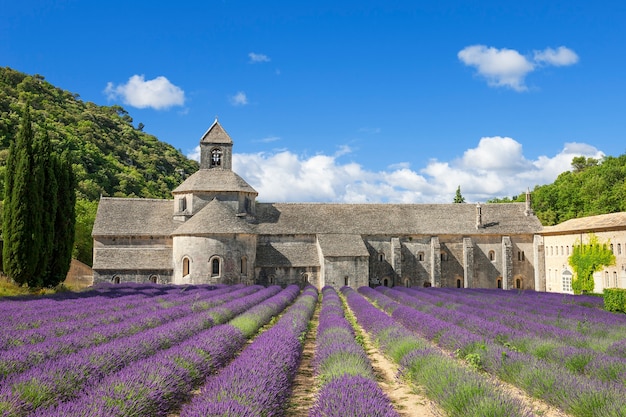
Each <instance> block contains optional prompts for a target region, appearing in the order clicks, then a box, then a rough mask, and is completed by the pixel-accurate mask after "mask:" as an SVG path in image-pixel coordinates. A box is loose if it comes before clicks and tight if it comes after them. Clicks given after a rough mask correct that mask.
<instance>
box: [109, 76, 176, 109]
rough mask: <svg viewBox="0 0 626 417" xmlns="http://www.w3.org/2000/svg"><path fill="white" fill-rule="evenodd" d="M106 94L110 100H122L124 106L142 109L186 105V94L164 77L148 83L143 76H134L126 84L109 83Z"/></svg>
mask: <svg viewBox="0 0 626 417" xmlns="http://www.w3.org/2000/svg"><path fill="white" fill-rule="evenodd" d="M104 93H105V94H106V95H107V97H108V99H109V100H116V99H118V98H121V99H122V101H123V102H124V104H128V105H130V106H133V107H137V108H140V109H144V108H147V107H152V108H153V109H157V110H161V109H167V108H170V107H172V106H182V105H183V104H185V92H184V91H183V90H182V89H181V88H180V87H177V86H175V85H174V84H172V83H171V82H170V81H169V80H168V79H167V78H165V77H163V76H160V77H156V78H155V79H153V80H147V81H146V79H145V78H144V76H143V75H133V76H132V77H130V78H129V79H128V82H126V84H119V85H115V84H113V83H112V82H109V83H107V86H106V88H105V89H104Z"/></svg>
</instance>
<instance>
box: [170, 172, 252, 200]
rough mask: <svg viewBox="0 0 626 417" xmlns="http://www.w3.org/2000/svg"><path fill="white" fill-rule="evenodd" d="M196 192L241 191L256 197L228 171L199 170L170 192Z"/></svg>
mask: <svg viewBox="0 0 626 417" xmlns="http://www.w3.org/2000/svg"><path fill="white" fill-rule="evenodd" d="M191 191H196V192H220V191H243V192H247V193H254V194H255V195H258V193H257V192H256V190H255V189H254V188H252V187H251V186H250V185H249V184H248V183H247V182H246V181H245V180H244V179H243V178H241V177H240V176H239V175H237V174H235V173H234V172H233V171H231V170H228V169H200V170H198V171H196V172H194V173H193V174H191V175H190V176H189V178H187V179H186V180H185V181H184V182H183V183H182V184H180V185H179V186H178V187H176V188H175V189H174V191H172V193H174V194H180V193H187V192H191Z"/></svg>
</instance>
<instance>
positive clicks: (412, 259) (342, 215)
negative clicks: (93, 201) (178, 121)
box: [93, 121, 545, 289]
mask: <svg viewBox="0 0 626 417" xmlns="http://www.w3.org/2000/svg"><path fill="white" fill-rule="evenodd" d="M232 146H233V143H232V140H231V139H230V137H229V136H228V134H227V133H226V132H225V130H224V129H223V128H222V126H221V125H220V124H219V123H218V122H217V121H216V122H215V123H213V125H212V126H211V127H210V128H209V129H208V130H207V132H206V133H205V134H204V135H203V137H202V138H201V140H200V147H201V162H200V170H199V171H197V172H196V173H194V174H193V175H191V176H189V177H188V178H187V179H186V180H185V181H184V182H183V183H182V184H181V185H180V186H179V187H177V188H176V189H175V190H174V191H173V199H171V200H154V199H130V198H102V199H101V200H100V204H99V207H98V212H97V216H96V222H95V224H94V229H93V238H94V266H93V270H94V282H102V281H106V282H111V281H112V282H122V281H132V282H150V281H152V282H160V283H175V284H199V283H228V284H235V283H245V284H253V283H258V284H263V285H270V284H280V285H287V284H291V283H297V284H300V285H305V284H307V283H310V284H312V285H315V286H316V287H317V288H322V287H323V286H325V285H332V286H334V287H337V288H338V287H342V286H344V285H349V286H351V287H354V288H357V287H360V286H363V285H372V286H376V285H387V286H395V285H402V286H420V287H424V286H435V287H481V288H505V289H506V288H524V289H545V279H544V275H543V274H542V273H541V271H543V270H544V259H543V255H544V250H543V240H542V239H541V234H540V233H541V230H542V226H541V223H540V222H539V220H538V219H537V217H536V216H534V215H533V214H532V212H531V211H530V200H529V196H528V197H527V198H528V200H527V202H526V203H511V204H483V205H480V204H479V205H471V204H453V203H451V204H323V203H258V202H256V197H257V192H256V191H255V190H254V189H253V188H252V187H251V186H250V185H249V184H247V183H246V182H245V181H244V180H243V179H242V178H241V177H239V176H238V175H237V174H236V173H235V172H233V171H232Z"/></svg>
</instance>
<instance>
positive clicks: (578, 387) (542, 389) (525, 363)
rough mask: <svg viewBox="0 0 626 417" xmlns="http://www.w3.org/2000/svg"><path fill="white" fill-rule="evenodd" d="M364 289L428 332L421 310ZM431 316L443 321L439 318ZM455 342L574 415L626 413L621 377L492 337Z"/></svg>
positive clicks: (475, 360) (472, 359)
mask: <svg viewBox="0 0 626 417" xmlns="http://www.w3.org/2000/svg"><path fill="white" fill-rule="evenodd" d="M359 292H361V293H363V294H365V295H366V296H367V297H368V298H370V297H371V299H372V300H373V301H375V302H376V303H377V304H384V305H386V306H388V309H389V311H392V313H391V314H392V317H393V319H395V320H397V321H398V322H400V323H402V324H403V325H404V326H405V327H407V328H408V329H410V330H412V331H415V332H416V333H417V334H421V335H425V334H428V332H429V330H428V327H429V323H430V322H429V321H428V320H429V319H428V317H426V316H424V315H420V314H419V313H420V312H418V311H417V310H414V309H412V308H410V307H407V306H403V305H399V304H398V303H396V302H395V301H393V300H391V299H390V298H389V297H387V296H386V295H384V294H382V293H381V292H379V291H375V290H371V289H369V288H360V289H359ZM418 317H419V318H418ZM432 319H434V320H438V319H436V318H434V317H432ZM468 320H469V318H468ZM451 326H454V325H451ZM474 337H476V336H474ZM448 338H449V337H448V335H446V333H445V330H444V333H440V334H438V337H435V338H434V339H431V340H432V341H434V342H437V343H438V344H439V345H440V346H442V347H446V348H447V346H445V344H443V343H442V342H441V341H442V340H448ZM479 338H481V337H479ZM483 340H484V338H483ZM466 341H467V342H466ZM464 343H467V345H464ZM456 344H457V346H458V348H457V349H458V351H459V352H463V353H462V354H461V355H459V356H460V357H461V358H465V359H466V360H467V361H468V362H469V363H470V364H471V365H473V366H474V367H476V368H478V369H481V370H485V371H487V372H488V373H490V374H493V375H495V376H497V377H498V378H500V379H501V380H503V381H507V382H509V383H511V384H514V385H516V386H518V387H520V388H522V389H523V390H525V391H526V392H527V393H528V394H529V395H531V396H534V397H536V398H539V399H542V400H544V401H546V402H548V403H550V404H552V405H554V406H556V407H558V408H560V409H562V410H564V411H566V412H567V413H569V414H571V415H573V416H581V417H601V416H603V417H617V416H623V415H625V414H624V412H626V395H625V394H626V390H625V389H624V386H623V385H622V382H603V381H600V380H597V379H593V378H588V377H586V376H583V375H577V374H575V373H572V372H570V371H569V370H567V369H566V368H565V367H564V366H561V365H560V364H556V363H551V362H546V361H544V360H540V359H538V358H536V357H534V356H532V355H529V354H526V353H522V352H516V351H514V350H511V349H508V348H506V347H503V346H501V345H497V344H495V343H494V342H493V341H490V340H484V341H483V342H482V343H476V340H470V339H463V338H460V337H459V338H458V339H456Z"/></svg>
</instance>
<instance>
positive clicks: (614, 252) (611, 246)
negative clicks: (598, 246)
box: [611, 243, 615, 253]
mask: <svg viewBox="0 0 626 417" xmlns="http://www.w3.org/2000/svg"><path fill="white" fill-rule="evenodd" d="M611 253H615V252H614V251H613V244H612V243H611Z"/></svg>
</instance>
